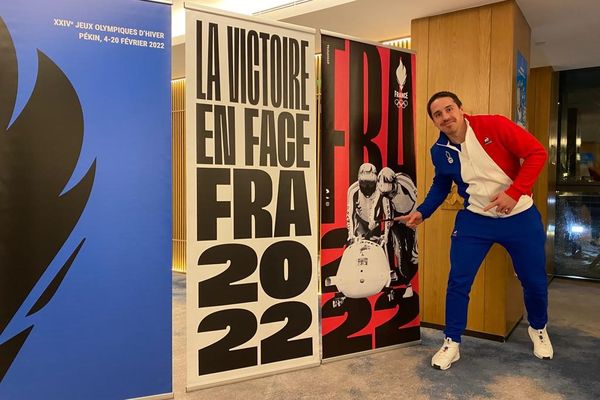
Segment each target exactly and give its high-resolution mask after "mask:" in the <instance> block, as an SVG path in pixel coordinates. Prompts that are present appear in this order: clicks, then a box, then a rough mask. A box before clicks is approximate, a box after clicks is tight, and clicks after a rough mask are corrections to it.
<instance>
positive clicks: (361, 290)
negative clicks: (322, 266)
mask: <svg viewBox="0 0 600 400" xmlns="http://www.w3.org/2000/svg"><path fill="white" fill-rule="evenodd" d="M391 281H392V271H390V266H389V263H388V258H387V256H386V254H385V251H384V250H383V248H382V247H381V246H380V245H378V244H377V243H375V242H372V241H370V240H366V239H358V240H357V241H355V242H354V243H352V244H351V245H349V246H348V247H346V249H345V250H344V253H343V254H342V259H341V260H340V265H339V268H338V272H337V275H335V276H331V277H328V278H326V279H325V286H333V285H335V286H336V287H337V289H338V291H339V292H341V293H342V294H343V296H345V297H350V298H355V299H356V298H364V297H369V296H372V295H374V294H376V293H379V292H381V291H382V290H383V289H384V288H386V287H389V286H390V283H391Z"/></svg>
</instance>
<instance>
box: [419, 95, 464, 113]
mask: <svg viewBox="0 0 600 400" xmlns="http://www.w3.org/2000/svg"><path fill="white" fill-rule="evenodd" d="M442 97H450V98H451V99H452V100H453V101H454V102H455V103H456V105H457V106H458V107H462V101H460V99H459V98H458V96H457V95H455V94H454V93H452V92H437V93H436V94H434V95H433V96H431V98H430V99H429V101H428V102H427V114H429V118H431V119H433V116H432V115H431V103H433V102H434V101H435V100H437V99H439V98H442Z"/></svg>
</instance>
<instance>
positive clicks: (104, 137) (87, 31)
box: [0, 0, 172, 400]
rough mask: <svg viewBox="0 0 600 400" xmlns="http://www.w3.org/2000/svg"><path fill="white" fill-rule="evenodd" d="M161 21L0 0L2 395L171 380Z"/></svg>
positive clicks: (114, 0)
mask: <svg viewBox="0 0 600 400" xmlns="http://www.w3.org/2000/svg"><path fill="white" fill-rule="evenodd" d="M170 26H171V7H170V5H167V4H164V3H159V2H150V1H142V0H103V1H96V2H89V1H79V0H55V1H52V2H48V1H47V0H30V1H27V2H22V1H16V2H9V1H3V2H1V3H0V399H19V400H27V399H45V400H52V399H60V400H65V399H123V398H136V397H144V396H152V395H161V394H168V393H171V392H172V378H171V377H172V362H171V267H170V264H171V116H170V101H171V99H170V63H171V54H170V52H171V50H170V49H171V34H170Z"/></svg>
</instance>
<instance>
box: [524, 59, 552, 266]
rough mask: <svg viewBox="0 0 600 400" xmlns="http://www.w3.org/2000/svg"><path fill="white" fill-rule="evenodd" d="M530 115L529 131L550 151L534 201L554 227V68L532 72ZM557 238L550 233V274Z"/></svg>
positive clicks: (545, 218)
mask: <svg viewBox="0 0 600 400" xmlns="http://www.w3.org/2000/svg"><path fill="white" fill-rule="evenodd" d="M527 92H528V95H527V113H528V119H529V130H530V131H531V133H533V134H534V135H535V137H537V138H538V140H539V141H540V142H542V144H544V145H545V146H546V149H547V150H548V154H549V159H548V162H547V163H546V167H544V169H543V170H542V172H541V174H540V177H539V178H538V180H537V181H536V183H535V185H534V187H533V200H534V202H535V204H536V206H537V207H538V209H539V210H540V214H541V215H542V220H543V221H544V224H545V226H546V227H548V226H549V225H554V219H555V218H554V211H555V209H554V204H555V200H556V198H555V196H556V195H555V191H556V160H555V157H556V136H557V117H558V73H556V72H554V71H553V70H552V67H543V68H533V69H531V70H530V75H529V82H528V88H527ZM553 239H554V236H553V232H551V231H548V239H547V241H546V255H547V260H546V271H547V272H548V273H549V274H552V273H553V271H554V260H553V258H552V256H551V255H552V254H553V253H554V240H553Z"/></svg>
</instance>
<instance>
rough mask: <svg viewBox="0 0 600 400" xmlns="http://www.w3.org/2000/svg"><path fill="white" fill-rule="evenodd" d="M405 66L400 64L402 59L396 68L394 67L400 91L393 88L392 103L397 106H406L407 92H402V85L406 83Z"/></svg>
mask: <svg viewBox="0 0 600 400" xmlns="http://www.w3.org/2000/svg"><path fill="white" fill-rule="evenodd" d="M406 76H407V75H406V67H405V66H404V64H402V59H401V60H400V64H398V68H396V81H397V82H398V85H399V86H400V91H396V90H394V104H395V105H396V106H397V107H398V108H406V107H408V92H403V89H404V85H405V84H406Z"/></svg>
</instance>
